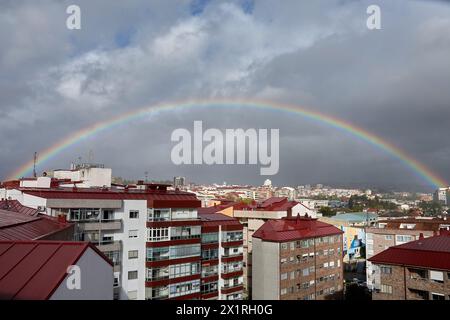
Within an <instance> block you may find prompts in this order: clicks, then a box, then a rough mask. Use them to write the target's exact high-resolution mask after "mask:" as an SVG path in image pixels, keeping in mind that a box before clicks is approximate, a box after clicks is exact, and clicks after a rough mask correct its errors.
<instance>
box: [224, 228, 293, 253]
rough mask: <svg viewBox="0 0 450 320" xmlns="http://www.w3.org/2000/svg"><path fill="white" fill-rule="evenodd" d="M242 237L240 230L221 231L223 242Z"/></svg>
mask: <svg viewBox="0 0 450 320" xmlns="http://www.w3.org/2000/svg"><path fill="white" fill-rule="evenodd" d="M242 237H243V234H242V231H229V232H222V241H223V242H231V241H241V240H242ZM286 249H287V248H286Z"/></svg>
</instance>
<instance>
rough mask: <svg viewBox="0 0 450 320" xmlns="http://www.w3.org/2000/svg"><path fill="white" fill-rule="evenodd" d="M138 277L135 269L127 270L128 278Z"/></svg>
mask: <svg viewBox="0 0 450 320" xmlns="http://www.w3.org/2000/svg"><path fill="white" fill-rule="evenodd" d="M137 278H138V272H137V270H136V271H128V280H134V279H137Z"/></svg>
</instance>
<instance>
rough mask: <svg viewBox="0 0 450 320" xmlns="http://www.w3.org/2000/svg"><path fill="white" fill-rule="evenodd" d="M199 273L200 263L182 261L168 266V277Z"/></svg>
mask: <svg viewBox="0 0 450 320" xmlns="http://www.w3.org/2000/svg"><path fill="white" fill-rule="evenodd" d="M199 273H200V264H199V263H198V262H194V263H182V264H176V265H171V266H170V278H178V277H186V276H191V275H194V274H199Z"/></svg>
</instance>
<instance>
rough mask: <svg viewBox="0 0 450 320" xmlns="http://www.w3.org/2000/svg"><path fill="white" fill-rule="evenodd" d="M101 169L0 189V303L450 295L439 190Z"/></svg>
mask: <svg viewBox="0 0 450 320" xmlns="http://www.w3.org/2000/svg"><path fill="white" fill-rule="evenodd" d="M112 173H113V172H112V169H111V168H107V167H105V166H104V165H102V164H94V163H79V164H72V165H71V167H70V168H69V169H58V170H53V171H49V172H45V173H44V174H43V175H42V176H36V177H31V178H21V179H15V180H10V181H3V182H2V185H1V188H0V194H1V195H2V196H1V203H0V218H1V227H0V262H1V264H0V265H1V270H2V277H1V279H0V297H1V298H2V299H102V300H103V299H104V300H108V299H115V300H161V299H172V300H179V299H182V300H188V299H194V300H199V299H200V300H251V299H254V300H343V299H367V300H370V299H374V300H390V299H392V300H447V299H449V294H450V292H449V276H450V266H449V265H448V261H449V259H448V257H449V255H450V251H449V248H450V220H449V219H448V218H449V213H448V203H449V201H450V188H439V189H437V190H436V191H435V192H434V193H414V194H413V193H410V192H396V193H389V194H382V193H377V192H376V191H374V190H370V189H365V190H362V189H343V188H331V187H327V186H324V185H320V184H319V185H314V186H311V185H303V186H297V187H289V186H273V185H272V182H271V180H270V179H266V180H265V181H264V182H263V183H262V185H261V186H240V185H227V184H226V183H223V184H220V185H218V184H214V185H198V184H193V183H190V182H189V181H188V179H186V177H181V176H178V177H174V178H173V182H172V183H170V184H169V183H161V182H148V181H145V180H140V181H136V182H135V183H127V184H123V183H118V182H117V180H118V179H117V178H114V177H113V174H112ZM74 263H76V265H77V266H78V268H79V269H73V270H72V269H70V268H71V266H73V265H74ZM25 266H27V267H25ZM69 269H70V272H69ZM77 275H78V276H80V279H79V280H76V276H77ZM71 277H75V278H73V279H71ZM43 279H46V281H45V282H43ZM63 279H65V281H63ZM77 281H79V283H77ZM67 283H70V284H71V285H67ZM77 285H79V287H78V289H77Z"/></svg>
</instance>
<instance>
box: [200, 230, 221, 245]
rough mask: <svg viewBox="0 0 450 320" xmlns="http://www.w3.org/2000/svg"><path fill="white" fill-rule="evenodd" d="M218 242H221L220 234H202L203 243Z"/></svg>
mask: <svg viewBox="0 0 450 320" xmlns="http://www.w3.org/2000/svg"><path fill="white" fill-rule="evenodd" d="M218 241H219V234H218V233H217V232H213V233H202V243H215V242H218Z"/></svg>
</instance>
